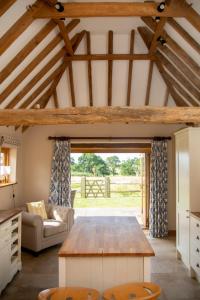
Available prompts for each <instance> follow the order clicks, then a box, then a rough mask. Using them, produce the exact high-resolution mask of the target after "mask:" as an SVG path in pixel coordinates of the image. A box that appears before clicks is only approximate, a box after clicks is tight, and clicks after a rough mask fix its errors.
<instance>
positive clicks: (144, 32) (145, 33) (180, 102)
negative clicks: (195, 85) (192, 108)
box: [138, 27, 188, 106]
mask: <svg viewBox="0 0 200 300" xmlns="http://www.w3.org/2000/svg"><path fill="white" fill-rule="evenodd" d="M138 32H139V33H140V35H141V37H142V39H143V41H144V42H145V44H146V46H147V48H148V49H149V48H150V45H151V40H152V37H153V35H152V34H151V32H149V30H148V28H146V27H138ZM156 65H157V67H158V70H159V72H160V74H161V76H162V78H163V80H164V82H165V84H166V85H167V87H168V89H169V91H170V94H171V96H172V97H173V99H174V101H175V103H176V105H177V106H188V104H187V103H186V102H185V101H184V99H183V98H182V97H181V96H180V95H179V94H178V93H177V92H176V91H175V89H174V88H173V87H172V85H171V83H170V82H169V80H168V78H167V77H166V76H165V74H164V73H163V72H162V68H161V67H162V65H161V64H160V63H159V61H158V60H156Z"/></svg>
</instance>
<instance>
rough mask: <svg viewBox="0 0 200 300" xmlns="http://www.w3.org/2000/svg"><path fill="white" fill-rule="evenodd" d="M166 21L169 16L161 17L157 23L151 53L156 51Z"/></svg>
mask: <svg viewBox="0 0 200 300" xmlns="http://www.w3.org/2000/svg"><path fill="white" fill-rule="evenodd" d="M166 22H167V18H160V21H159V22H158V23H157V25H156V29H155V33H154V36H153V39H152V42H151V45H150V48H149V53H154V52H155V51H156V48H157V44H158V38H159V37H160V36H161V35H162V33H163V30H164V26H165V24H166Z"/></svg>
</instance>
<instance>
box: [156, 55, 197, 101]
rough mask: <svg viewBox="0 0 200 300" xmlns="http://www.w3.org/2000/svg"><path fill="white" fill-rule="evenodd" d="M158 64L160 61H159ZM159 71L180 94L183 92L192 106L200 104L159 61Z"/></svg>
mask: <svg viewBox="0 0 200 300" xmlns="http://www.w3.org/2000/svg"><path fill="white" fill-rule="evenodd" d="M157 65H158V63H157ZM158 69H159V71H160V73H161V75H163V77H165V78H166V79H167V82H169V85H170V86H172V87H174V88H175V89H176V90H177V91H178V92H179V94H181V95H182V96H183V97H184V98H185V99H186V100H187V102H189V103H190V104H191V105H192V106H199V104H198V103H197V102H196V101H195V100H194V99H193V98H192V97H191V96H190V94H189V93H188V92H186V91H185V90H184V88H183V87H182V86H181V85H180V84H179V83H178V82H177V81H176V80H175V79H174V78H173V77H172V76H171V75H170V74H169V73H168V72H166V71H165V69H164V67H163V66H162V63H161V62H160V61H159V68H158Z"/></svg>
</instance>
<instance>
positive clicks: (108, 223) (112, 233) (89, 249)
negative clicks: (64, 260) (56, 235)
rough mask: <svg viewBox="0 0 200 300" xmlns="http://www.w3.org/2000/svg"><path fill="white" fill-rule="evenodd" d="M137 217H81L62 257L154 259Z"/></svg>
mask: <svg viewBox="0 0 200 300" xmlns="http://www.w3.org/2000/svg"><path fill="white" fill-rule="evenodd" d="M154 255H155V253H154V251H153V249H152V247H151V245H150V243H149V242H148V240H147V238H146V237H145V235H144V233H143V231H142V229H141V227H140V225H139V224H138V222H137V220H136V218H135V217H79V218H77V220H76V222H75V224H74V225H73V227H72V229H71V231H70V233H69V235H68V237H67V239H66V241H65V242H64V243H63V245H62V247H61V249H60V251H59V256H60V257H83V256H95V257H97V256H154Z"/></svg>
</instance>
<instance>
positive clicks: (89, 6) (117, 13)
mask: <svg viewBox="0 0 200 300" xmlns="http://www.w3.org/2000/svg"><path fill="white" fill-rule="evenodd" d="M159 4H160V2H157V3H155V2H145V3H141V2H133V3H132V2H123V3H120V2H95V3H94V2H80V3H78V2H68V3H62V5H63V7H64V10H63V12H58V11H57V10H56V9H55V8H53V7H45V8H42V9H40V11H38V12H35V13H34V17H35V18H50V19H60V18H62V17H66V18H77V17H79V18H84V17H133V16H160V17H185V16H186V15H187V8H188V5H186V4H185V3H177V1H173V3H172V5H170V6H167V7H166V8H165V10H164V11H163V12H159V11H158V10H157V7H158V5H159Z"/></svg>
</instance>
